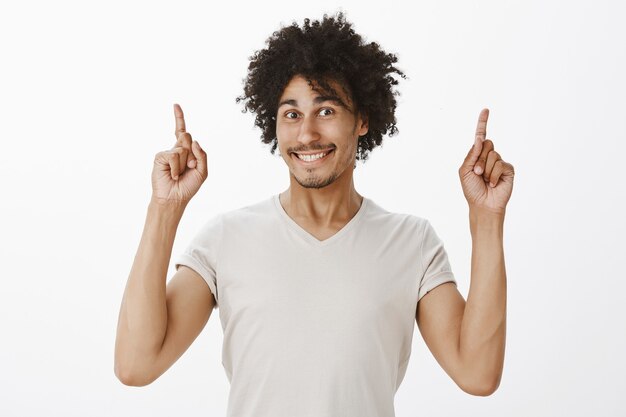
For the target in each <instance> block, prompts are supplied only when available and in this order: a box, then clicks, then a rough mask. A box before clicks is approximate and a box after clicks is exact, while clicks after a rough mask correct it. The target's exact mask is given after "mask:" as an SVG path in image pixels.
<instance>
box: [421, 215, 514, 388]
mask: <svg viewBox="0 0 626 417" xmlns="http://www.w3.org/2000/svg"><path fill="white" fill-rule="evenodd" d="M503 225H504V215H503V214H497V213H492V212H489V211H481V210H478V209H472V208H470V231H471V234H472V267H471V282H470V289H469V294H468V297H467V302H465V300H464V299H463V296H462V295H461V294H460V293H459V291H458V290H457V288H456V286H455V285H454V284H452V283H445V284H442V285H439V286H438V287H436V288H434V289H433V290H432V291H430V292H429V293H428V294H426V295H425V296H424V297H422V299H421V300H420V301H419V303H418V306H417V315H416V321H417V325H418V327H419V329H420V333H421V334H422V337H423V338H424V341H425V342H426V345H427V346H428V348H429V349H430V351H431V352H432V353H433V356H434V357H435V359H436V360H437V362H438V363H439V364H440V365H441V367H442V368H443V369H444V370H445V371H446V373H447V374H448V375H450V377H451V378H452V379H453V380H454V381H455V383H456V384H457V385H458V386H459V387H460V388H461V389H463V391H465V392H467V393H469V394H472V395H480V396H487V395H491V394H493V393H494V392H495V391H496V389H497V388H498V386H499V384H500V380H501V377H502V370H503V367H504V348H505V336H506V271H505V265H504V249H503V246H504V245H503Z"/></svg>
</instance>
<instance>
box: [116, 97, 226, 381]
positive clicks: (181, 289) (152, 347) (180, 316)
mask: <svg viewBox="0 0 626 417" xmlns="http://www.w3.org/2000/svg"><path fill="white" fill-rule="evenodd" d="M174 113H175V116H176V135H177V142H176V144H175V145H174V147H173V148H172V149H171V150H169V151H165V152H160V153H158V154H157V155H156V157H155V161H154V169H153V172H152V186H153V195H152V198H151V200H150V204H149V206H148V213H147V216H146V221H145V225H144V230H143V234H142V236H141V241H140V243H139V248H138V250H137V254H136V255H135V259H134V262H133V265H132V268H131V271H130V275H129V277H128V281H127V284H126V288H125V290H124V296H123V298H122V303H121V307H120V313H119V319H118V326H117V337H116V340H115V375H116V376H117V377H118V379H120V381H122V382H123V383H124V384H127V385H137V386H139V385H146V384H149V383H151V382H152V381H154V380H155V379H156V378H158V377H159V375H161V374H162V373H163V372H165V370H166V369H167V368H169V367H170V366H171V365H172V364H173V363H174V362H175V361H176V360H177V359H178V358H179V357H180V355H182V353H183V352H184V351H185V350H186V349H187V348H188V347H189V345H190V344H191V343H192V342H193V340H194V339H195V338H196V337H197V335H198V334H199V333H200V331H201V330H202V328H203V327H204V325H205V324H206V322H207V320H208V319H209V316H210V314H211V310H212V308H213V306H214V299H213V296H212V295H211V292H210V290H209V288H208V286H207V284H206V283H205V282H204V280H203V279H202V277H201V276H200V275H199V274H197V273H196V272H195V271H193V270H192V269H190V268H180V269H179V270H178V271H177V272H176V274H175V275H174V277H173V278H172V280H171V281H170V283H169V285H167V287H166V278H167V269H168V266H169V262H170V257H171V254H172V247H173V245H174V238H175V236H176V229H177V228H178V224H179V223H180V219H181V218H182V215H183V212H184V210H185V207H186V205H187V203H188V202H189V200H190V199H191V198H192V197H193V195H194V194H195V193H196V192H197V191H198V189H199V188H200V186H201V184H202V182H203V181H204V180H205V179H206V176H207V169H206V168H207V166H206V153H205V152H204V151H203V150H202V149H201V148H200V146H199V144H198V143H197V142H195V141H194V142H193V143H192V140H191V135H190V134H189V133H187V132H186V131H185V123H184V119H183V113H182V109H180V106H178V105H175V106H174Z"/></svg>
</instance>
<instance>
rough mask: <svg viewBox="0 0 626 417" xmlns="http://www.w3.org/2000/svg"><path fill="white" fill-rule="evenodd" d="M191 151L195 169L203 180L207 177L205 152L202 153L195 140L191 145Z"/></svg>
mask: <svg viewBox="0 0 626 417" xmlns="http://www.w3.org/2000/svg"><path fill="white" fill-rule="evenodd" d="M191 151H192V152H193V156H195V157H196V161H197V162H196V169H197V170H198V172H200V174H202V177H203V178H206V177H207V176H208V171H207V161H206V152H204V150H203V149H202V148H201V147H200V144H199V143H198V141H196V140H194V141H193V142H192V143H191Z"/></svg>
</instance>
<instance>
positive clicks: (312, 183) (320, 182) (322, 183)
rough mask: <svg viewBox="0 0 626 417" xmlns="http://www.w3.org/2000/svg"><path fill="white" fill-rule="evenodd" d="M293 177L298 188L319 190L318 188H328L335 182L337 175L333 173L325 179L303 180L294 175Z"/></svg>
mask: <svg viewBox="0 0 626 417" xmlns="http://www.w3.org/2000/svg"><path fill="white" fill-rule="evenodd" d="M293 177H294V178H295V179H296V182H297V183H298V184H300V186H302V187H303V188H313V189H320V188H324V187H326V186H329V185H330V184H332V183H333V182H335V180H336V179H337V177H338V175H337V173H333V174H332V175H330V176H328V177H326V178H320V177H309V178H305V179H304V180H302V179H300V178H298V177H297V176H296V175H294V176H293Z"/></svg>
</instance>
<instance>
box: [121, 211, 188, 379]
mask: <svg viewBox="0 0 626 417" xmlns="http://www.w3.org/2000/svg"><path fill="white" fill-rule="evenodd" d="M183 211H184V207H176V206H173V205H169V206H168V205H161V204H158V203H156V202H154V201H151V202H150V205H149V206H148V214H147V216H146V222H145V225H144V230H143V235H142V237H141V241H140V243H139V248H138V249H137V254H136V255H135V260H134V262H133V266H132V268H131V271H130V275H129V277H128V281H127V283H126V289H125V290H124V296H123V298H122V305H121V307H120V314H119V320H118V327H117V338H116V340H115V374H116V375H117V377H118V378H119V379H120V380H121V381H122V382H124V383H125V384H129V385H135V384H138V383H141V382H143V381H137V379H143V378H140V377H139V375H145V374H147V373H148V371H149V369H150V367H151V366H152V364H153V363H154V362H155V358H156V357H157V355H158V353H159V351H160V350H161V346H162V344H163V340H164V339H165V332H166V330H167V304H166V297H165V294H166V285H165V280H166V277H167V268H168V266H169V260H170V256H171V252H172V246H173V244H174V238H175V236H176V229H177V228H178V224H179V222H180V219H181V217H182V214H183Z"/></svg>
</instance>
